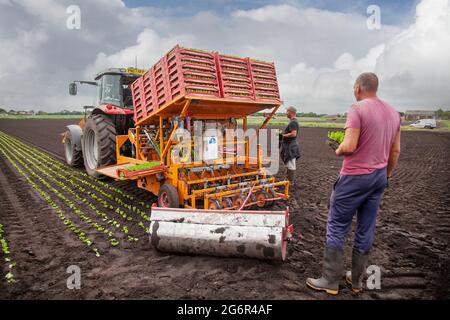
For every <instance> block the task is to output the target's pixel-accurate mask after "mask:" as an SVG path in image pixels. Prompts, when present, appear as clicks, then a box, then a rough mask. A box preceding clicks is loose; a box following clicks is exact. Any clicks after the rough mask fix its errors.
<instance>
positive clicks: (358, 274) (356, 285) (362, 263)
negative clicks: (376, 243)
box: [345, 248, 369, 293]
mask: <svg viewBox="0 0 450 320" xmlns="http://www.w3.org/2000/svg"><path fill="white" fill-rule="evenodd" d="M368 260H369V252H362V251H359V250H358V249H356V248H353V252H352V271H347V272H346V274H345V282H347V284H348V285H349V286H351V287H352V291H353V293H360V292H361V291H362V289H363V281H362V279H363V275H364V272H365V271H366V268H367V261H368Z"/></svg>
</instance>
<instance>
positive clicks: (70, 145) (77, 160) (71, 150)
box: [64, 130, 83, 167]
mask: <svg viewBox="0 0 450 320" xmlns="http://www.w3.org/2000/svg"><path fill="white" fill-rule="evenodd" d="M64 157H65V158H66V163H67V164H68V165H69V166H71V167H81V166H82V165H83V152H82V151H81V148H80V147H77V146H76V145H75V143H74V142H73V139H72V134H71V132H70V130H67V131H66V133H65V138H64Z"/></svg>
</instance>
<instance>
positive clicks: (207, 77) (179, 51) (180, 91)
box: [166, 46, 220, 100]
mask: <svg viewBox="0 0 450 320" xmlns="http://www.w3.org/2000/svg"><path fill="white" fill-rule="evenodd" d="M166 59H167V62H166V63H167V67H166V71H167V79H168V89H169V93H168V95H169V99H171V100H173V99H175V98H177V97H178V96H180V95H181V96H184V95H189V96H206V97H208V96H209V97H214V98H220V90H219V82H218V79H217V65H216V60H215V57H214V54H213V53H209V52H205V51H201V50H197V49H185V48H181V47H180V46H176V47H175V48H173V49H172V50H171V51H170V52H169V53H168V54H167V55H166Z"/></svg>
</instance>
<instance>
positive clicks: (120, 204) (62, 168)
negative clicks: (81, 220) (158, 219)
mask: <svg viewBox="0 0 450 320" xmlns="http://www.w3.org/2000/svg"><path fill="white" fill-rule="evenodd" d="M6 139H8V140H9V141H10V142H11V143H13V144H14V146H15V147H17V148H20V149H21V150H24V151H25V152H27V153H29V154H32V155H33V158H37V159H40V160H41V162H43V163H44V164H45V165H46V166H52V167H53V168H55V170H57V172H63V173H65V174H66V175H69V176H70V177H71V178H73V179H74V180H76V181H78V182H79V183H81V184H83V185H85V186H86V187H88V188H89V189H92V190H87V191H86V192H87V193H88V194H89V195H90V196H91V197H95V198H98V200H99V201H102V203H103V205H104V207H106V206H107V204H106V203H107V202H106V199H108V200H110V201H112V202H115V203H116V205H117V206H116V207H115V208H111V205H108V208H109V209H114V210H115V212H116V213H117V214H119V215H120V216H121V217H122V218H123V219H126V220H127V221H132V220H133V218H132V217H131V216H130V215H127V214H126V213H125V211H124V210H123V208H125V209H128V210H129V211H131V212H133V213H135V214H138V215H139V216H140V219H141V221H140V222H139V224H138V225H139V226H140V227H141V228H142V229H144V230H145V231H148V230H147V228H146V227H145V223H146V222H148V221H150V216H149V214H148V213H147V212H146V211H145V210H146V209H147V210H148V209H149V208H150V205H149V204H145V203H144V202H143V201H140V202H138V205H139V206H141V207H142V208H145V209H140V208H139V207H138V205H134V204H133V203H130V202H129V201H123V200H122V199H121V198H120V197H117V196H115V195H113V194H111V193H108V192H106V191H105V190H104V188H101V187H99V186H97V185H95V184H94V183H91V182H90V181H88V179H82V178H79V177H77V175H76V173H79V171H77V170H73V169H72V168H70V167H68V166H66V165H64V164H62V163H61V162H59V161H56V160H54V159H52V158H50V157H48V156H47V155H45V154H44V153H42V152H40V151H38V150H37V149H35V148H33V147H30V146H28V145H25V144H23V143H21V142H20V141H18V140H16V139H14V138H12V137H6ZM89 178H92V177H90V176H89ZM94 181H96V182H100V181H97V180H96V179H94ZM104 185H105V186H106V187H107V188H108V189H110V190H112V191H114V190H115V189H116V188H115V187H112V186H110V185H109V184H104ZM95 193H97V194H98V195H96V194H95ZM102 197H103V199H101V198H102Z"/></svg>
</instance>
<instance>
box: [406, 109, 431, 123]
mask: <svg viewBox="0 0 450 320" xmlns="http://www.w3.org/2000/svg"><path fill="white" fill-rule="evenodd" d="M434 117H435V114H434V111H426V110H407V111H406V112H405V120H407V121H414V120H420V119H434Z"/></svg>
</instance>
